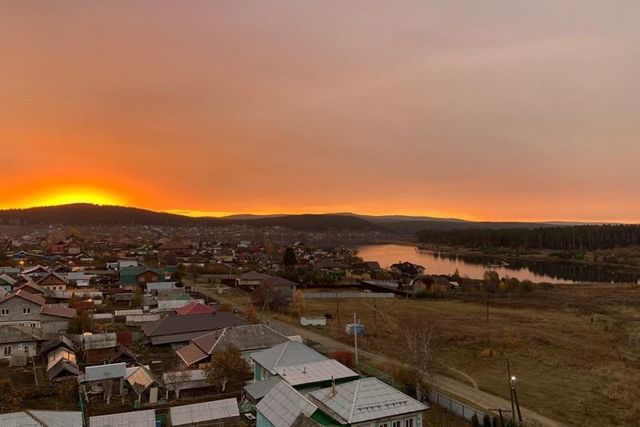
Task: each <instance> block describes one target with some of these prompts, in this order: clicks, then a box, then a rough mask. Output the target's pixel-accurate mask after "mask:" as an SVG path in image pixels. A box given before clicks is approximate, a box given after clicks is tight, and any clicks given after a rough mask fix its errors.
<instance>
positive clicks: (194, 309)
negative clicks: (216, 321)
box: [174, 301, 216, 316]
mask: <svg viewBox="0 0 640 427" xmlns="http://www.w3.org/2000/svg"><path fill="white" fill-rule="evenodd" d="M174 311H175V313H176V314H177V315H178V316H192V315H194V314H215V312H216V309H215V308H213V307H211V306H210V305H206V304H203V303H200V302H197V301H190V302H188V303H187V304H186V305H183V306H182V307H178V308H176V309H175V310H174Z"/></svg>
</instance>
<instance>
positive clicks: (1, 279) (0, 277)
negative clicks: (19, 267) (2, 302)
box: [0, 273, 17, 286]
mask: <svg viewBox="0 0 640 427" xmlns="http://www.w3.org/2000/svg"><path fill="white" fill-rule="evenodd" d="M16 282H17V280H16V279H14V278H13V277H11V276H9V275H8V274H5V273H2V274H0V283H5V284H7V285H11V286H13V284H14V283H16Z"/></svg>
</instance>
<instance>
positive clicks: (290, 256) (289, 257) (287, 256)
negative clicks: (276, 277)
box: [282, 247, 298, 270]
mask: <svg viewBox="0 0 640 427" xmlns="http://www.w3.org/2000/svg"><path fill="white" fill-rule="evenodd" d="M297 264H298V260H297V259H296V253H295V252H294V251H293V248H291V247H288V248H286V249H285V250H284V254H283V255H282V265H283V266H284V268H285V269H287V270H291V269H292V268H293V267H294V266H296V265H297Z"/></svg>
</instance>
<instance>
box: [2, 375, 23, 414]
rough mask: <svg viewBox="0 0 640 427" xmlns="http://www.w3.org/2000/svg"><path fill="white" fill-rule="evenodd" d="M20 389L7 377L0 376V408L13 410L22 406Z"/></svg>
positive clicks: (4, 410)
mask: <svg viewBox="0 0 640 427" xmlns="http://www.w3.org/2000/svg"><path fill="white" fill-rule="evenodd" d="M20 394H21V393H20V389H19V388H18V387H14V385H13V382H12V381H11V380H10V379H9V378H0V410H1V411H3V412H8V411H13V410H17V409H20V408H21V407H22V399H21V396H20Z"/></svg>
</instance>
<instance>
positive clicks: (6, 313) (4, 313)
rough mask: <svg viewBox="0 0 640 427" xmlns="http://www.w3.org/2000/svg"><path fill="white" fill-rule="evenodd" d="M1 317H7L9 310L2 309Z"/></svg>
mask: <svg viewBox="0 0 640 427" xmlns="http://www.w3.org/2000/svg"><path fill="white" fill-rule="evenodd" d="M0 313H1V314H0V315H2V316H8V315H9V309H8V308H3V309H2V311H1V312H0Z"/></svg>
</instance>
